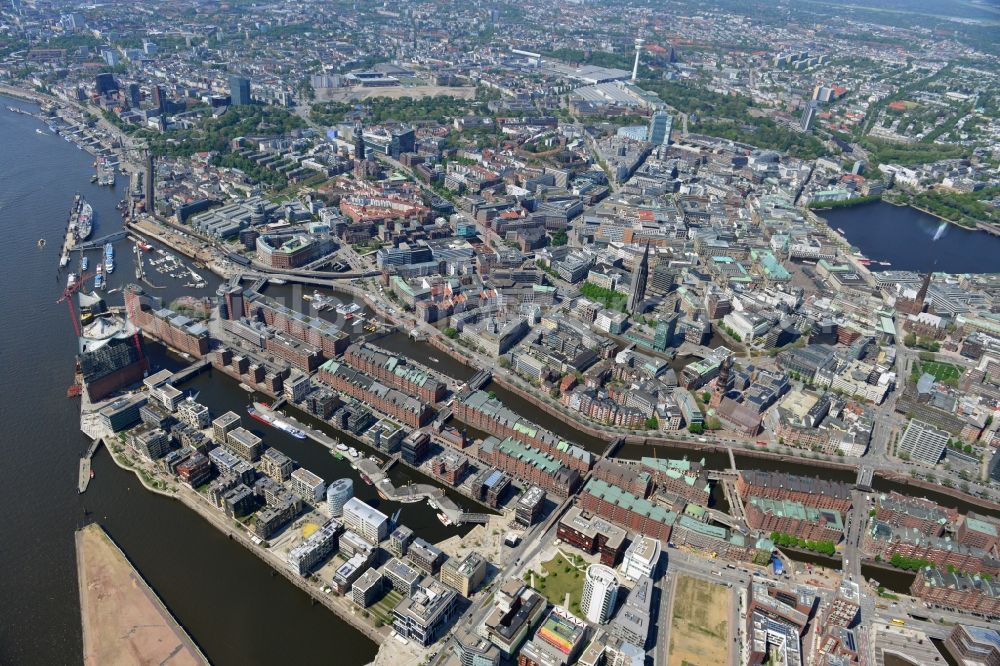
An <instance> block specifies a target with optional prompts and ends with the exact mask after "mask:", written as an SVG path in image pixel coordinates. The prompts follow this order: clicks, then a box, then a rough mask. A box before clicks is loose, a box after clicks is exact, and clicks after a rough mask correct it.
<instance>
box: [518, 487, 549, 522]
mask: <svg viewBox="0 0 1000 666" xmlns="http://www.w3.org/2000/svg"><path fill="white" fill-rule="evenodd" d="M544 506H545V491H544V490H543V489H542V488H539V487H538V486H531V487H530V488H528V489H527V490H526V491H524V493H523V494H522V495H521V496H520V497H519V498H518V500H517V504H516V505H515V506H514V520H515V522H517V524H518V525H521V526H522V527H531V526H532V525H534V524H535V523H536V522H537V521H538V519H539V517H540V516H541V515H542V509H543V508H544Z"/></svg>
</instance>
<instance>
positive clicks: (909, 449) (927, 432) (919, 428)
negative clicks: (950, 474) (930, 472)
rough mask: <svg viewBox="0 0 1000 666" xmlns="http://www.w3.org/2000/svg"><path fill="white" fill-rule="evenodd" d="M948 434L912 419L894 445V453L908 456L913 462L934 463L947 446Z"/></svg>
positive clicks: (939, 458)
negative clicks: (897, 442)
mask: <svg viewBox="0 0 1000 666" xmlns="http://www.w3.org/2000/svg"><path fill="white" fill-rule="evenodd" d="M948 439H949V435H948V433H947V432H945V431H944V430H938V429H937V428H935V427H934V426H932V425H930V424H929V423H924V422H923V421H917V420H916V419H913V420H911V421H910V423H909V425H907V426H906V432H905V433H903V438H902V439H900V440H899V444H898V445H897V446H896V455H897V456H899V457H901V458H902V457H904V456H905V457H908V458H909V459H910V460H913V461H915V462H922V463H925V464H927V465H936V464H937V463H938V461H939V460H941V456H942V455H943V454H944V451H945V448H946V447H947V446H948Z"/></svg>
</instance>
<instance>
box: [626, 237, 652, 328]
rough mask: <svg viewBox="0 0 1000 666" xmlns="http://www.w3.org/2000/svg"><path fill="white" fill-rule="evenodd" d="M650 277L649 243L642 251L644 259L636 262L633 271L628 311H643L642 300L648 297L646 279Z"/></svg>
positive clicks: (635, 312)
mask: <svg viewBox="0 0 1000 666" xmlns="http://www.w3.org/2000/svg"><path fill="white" fill-rule="evenodd" d="M648 278H649V243H648V242H647V243H646V249H645V250H644V251H643V253H642V260H641V261H639V263H638V264H636V267H635V271H633V272H632V291H631V292H630V293H629V296H628V311H629V312H631V313H633V314H638V313H639V312H641V308H642V301H643V300H644V299H645V298H646V280H647V279H648Z"/></svg>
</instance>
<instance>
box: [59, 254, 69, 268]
mask: <svg viewBox="0 0 1000 666" xmlns="http://www.w3.org/2000/svg"><path fill="white" fill-rule="evenodd" d="M68 265H69V255H68V254H64V255H63V256H61V257H59V268H66V266H68Z"/></svg>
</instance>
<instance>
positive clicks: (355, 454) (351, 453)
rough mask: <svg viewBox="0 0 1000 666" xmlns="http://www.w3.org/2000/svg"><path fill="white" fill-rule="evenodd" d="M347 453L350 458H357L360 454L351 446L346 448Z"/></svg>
mask: <svg viewBox="0 0 1000 666" xmlns="http://www.w3.org/2000/svg"><path fill="white" fill-rule="evenodd" d="M347 455H349V456H351V457H352V458H357V457H359V456H360V455H361V453H359V452H358V450H357V449H356V448H354V447H353V446H352V447H351V448H349V449H347Z"/></svg>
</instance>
